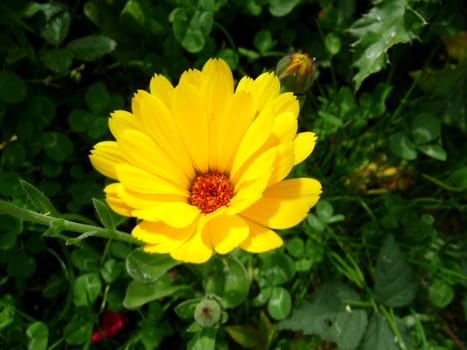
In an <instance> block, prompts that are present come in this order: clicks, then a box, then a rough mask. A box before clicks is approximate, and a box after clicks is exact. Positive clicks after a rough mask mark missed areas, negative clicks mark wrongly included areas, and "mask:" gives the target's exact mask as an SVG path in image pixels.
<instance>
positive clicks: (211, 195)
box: [190, 172, 233, 213]
mask: <svg viewBox="0 0 467 350" xmlns="http://www.w3.org/2000/svg"><path fill="white" fill-rule="evenodd" d="M190 192H191V197H190V204H191V205H195V206H197V207H198V208H200V209H201V211H202V212H203V213H211V212H213V211H214V210H216V209H217V208H219V207H222V206H223V205H227V204H229V202H230V199H231V198H232V196H233V187H232V184H231V183H230V181H229V177H228V176H227V175H224V174H221V173H218V172H209V173H206V174H200V175H198V176H196V178H195V180H194V181H193V184H192V185H191V189H190Z"/></svg>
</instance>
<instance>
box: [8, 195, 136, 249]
mask: <svg viewBox="0 0 467 350" xmlns="http://www.w3.org/2000/svg"><path fill="white" fill-rule="evenodd" d="M0 213H5V214H8V215H11V216H14V217H17V218H19V219H22V220H25V221H29V222H33V223H36V224H41V225H46V226H51V225H53V224H59V225H60V227H61V228H63V230H64V231H72V232H78V233H86V232H91V231H92V232H93V236H96V237H102V238H108V239H116V240H119V241H122V242H125V243H131V244H141V242H139V241H138V240H137V239H135V238H134V237H132V236H131V235H129V234H128V233H126V232H122V231H117V230H115V231H113V230H108V229H106V228H103V227H98V226H93V225H87V224H80V223H77V222H73V221H69V220H65V219H62V218H55V217H52V216H48V215H45V214H40V213H37V212H35V211H32V210H29V209H25V208H21V207H18V206H16V205H14V204H11V203H8V202H5V201H3V200H0Z"/></svg>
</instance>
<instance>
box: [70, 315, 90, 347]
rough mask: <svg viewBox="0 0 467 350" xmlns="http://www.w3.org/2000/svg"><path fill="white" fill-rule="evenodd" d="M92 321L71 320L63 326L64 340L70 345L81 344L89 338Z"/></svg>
mask: <svg viewBox="0 0 467 350" xmlns="http://www.w3.org/2000/svg"><path fill="white" fill-rule="evenodd" d="M91 334H92V323H90V322H88V321H85V320H79V319H77V320H73V321H71V322H69V323H67V324H66V325H65V327H64V328H63V337H64V338H65V342H67V343H68V344H70V345H81V344H85V343H88V342H89V341H90V340H91Z"/></svg>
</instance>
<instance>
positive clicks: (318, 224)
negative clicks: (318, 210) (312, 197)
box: [306, 202, 324, 232]
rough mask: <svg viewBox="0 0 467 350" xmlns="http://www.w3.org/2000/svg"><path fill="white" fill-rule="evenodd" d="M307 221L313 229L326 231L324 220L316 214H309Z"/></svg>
mask: <svg viewBox="0 0 467 350" xmlns="http://www.w3.org/2000/svg"><path fill="white" fill-rule="evenodd" d="M318 203H319V202H318ZM306 222H307V223H308V225H310V227H311V228H312V229H313V230H315V231H317V232H323V231H324V224H323V222H322V221H321V219H320V218H318V217H317V216H316V215H315V214H308V216H307V217H306Z"/></svg>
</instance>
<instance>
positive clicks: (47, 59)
mask: <svg viewBox="0 0 467 350" xmlns="http://www.w3.org/2000/svg"><path fill="white" fill-rule="evenodd" d="M39 58H40V60H41V61H42V62H43V63H44V65H45V66H46V67H47V68H48V69H50V70H51V71H53V72H55V73H62V74H65V73H67V72H68V71H69V70H70V67H71V64H72V62H73V54H72V53H71V52H70V50H69V49H66V48H59V49H47V50H42V51H41V52H40V54H39Z"/></svg>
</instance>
